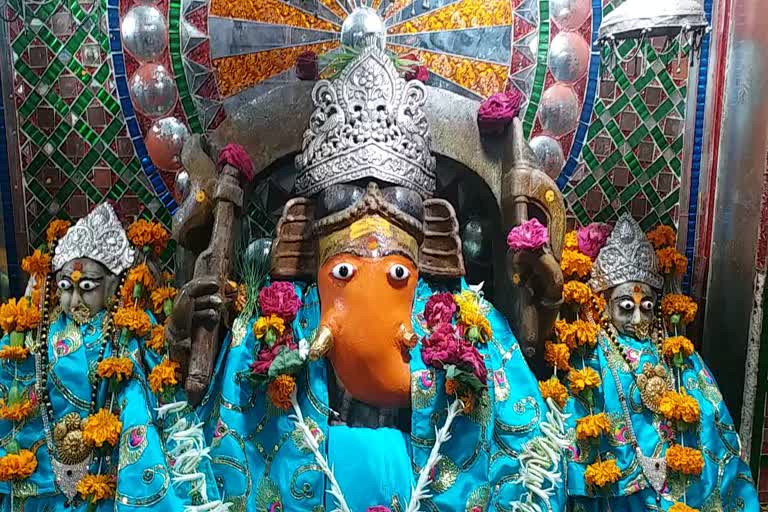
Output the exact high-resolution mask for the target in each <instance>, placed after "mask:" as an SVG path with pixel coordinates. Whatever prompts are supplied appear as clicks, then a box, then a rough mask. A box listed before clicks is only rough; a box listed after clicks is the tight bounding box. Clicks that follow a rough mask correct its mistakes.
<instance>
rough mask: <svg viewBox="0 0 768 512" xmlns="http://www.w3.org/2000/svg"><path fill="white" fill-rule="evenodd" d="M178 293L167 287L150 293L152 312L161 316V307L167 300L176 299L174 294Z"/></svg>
mask: <svg viewBox="0 0 768 512" xmlns="http://www.w3.org/2000/svg"><path fill="white" fill-rule="evenodd" d="M177 293H178V290H176V288H171V287H169V286H166V287H163V288H158V289H157V290H155V291H153V292H152V306H153V311H154V312H155V313H156V314H158V315H159V314H161V313H162V312H163V306H164V305H165V301H167V300H171V301H172V300H173V299H175V298H176V294H177Z"/></svg>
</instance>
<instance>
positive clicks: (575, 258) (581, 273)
mask: <svg viewBox="0 0 768 512" xmlns="http://www.w3.org/2000/svg"><path fill="white" fill-rule="evenodd" d="M560 268H561V269H562V270H563V277H564V278H566V279H574V278H575V279H584V278H585V277H587V276H589V274H590V273H591V272H592V259H591V258H590V257H589V256H587V255H586V254H582V253H580V252H578V251H574V250H571V249H566V250H564V251H563V256H562V259H561V260H560Z"/></svg>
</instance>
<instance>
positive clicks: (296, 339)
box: [168, 8, 566, 512]
mask: <svg viewBox="0 0 768 512" xmlns="http://www.w3.org/2000/svg"><path fill="white" fill-rule="evenodd" d="M342 42H343V43H345V44H347V45H349V46H354V47H355V49H356V52H355V54H356V57H355V58H354V59H353V60H352V61H351V62H350V63H349V64H348V65H347V66H346V67H345V68H344V69H343V71H341V73H340V74H339V76H338V77H337V78H335V79H333V80H332V81H327V80H321V81H319V82H318V83H317V84H316V85H315V86H314V89H313V91H312V95H311V98H312V101H313V104H314V112H312V111H311V109H310V112H311V115H309V128H308V129H307V130H306V131H305V132H304V135H303V139H301V140H300V141H299V142H300V146H299V148H298V150H299V151H300V154H299V155H298V157H297V158H296V167H297V169H298V176H297V178H296V186H295V192H296V194H297V196H298V197H295V198H294V199H292V200H290V201H289V202H288V203H287V204H286V205H285V207H284V210H283V214H282V217H281V219H280V221H279V223H278V226H277V236H276V238H275V240H274V243H273V247H272V251H271V271H270V272H269V276H266V277H264V278H263V279H261V278H260V276H254V275H244V276H242V278H243V280H244V281H245V282H246V284H247V294H246V295H247V300H246V301H245V304H244V307H243V309H242V312H241V313H240V314H239V316H237V317H236V318H235V319H234V321H231V322H230V321H229V319H226V318H223V316H224V315H221V314H220V312H221V308H220V305H221V304H222V303H223V302H224V300H223V299H222V298H221V297H220V294H219V293H217V290H218V289H219V288H220V287H221V280H222V278H221V276H220V275H210V276H201V275H197V273H196V277H195V279H193V280H192V281H190V282H189V283H188V284H187V285H186V286H185V287H184V288H183V290H182V292H181V293H180V294H179V297H178V298H177V301H176V304H175V313H174V315H173V316H172V319H173V320H172V323H171V325H169V330H168V332H169V335H170V336H171V337H172V338H173V339H174V340H175V341H174V343H175V344H176V345H178V346H179V347H187V348H190V347H191V352H192V355H193V357H192V361H193V362H194V356H195V354H196V353H197V355H198V357H199V353H198V352H199V347H196V345H195V334H194V333H195V332H197V331H198V330H199V329H201V328H202V329H205V330H207V331H208V332H211V331H212V329H211V324H217V322H220V324H218V325H219V329H220V330H221V331H226V332H224V336H223V339H222V342H221V348H220V350H218V361H217V363H216V368H215V370H214V371H213V372H212V374H213V378H212V383H211V386H210V388H209V389H208V391H207V393H206V394H205V396H204V398H203V399H202V404H201V406H200V411H201V414H202V415H203V417H204V418H205V421H206V425H207V431H208V439H209V442H210V450H211V451H210V456H211V460H212V463H213V470H214V473H215V474H216V479H217V481H218V482H219V484H220V486H221V491H222V495H223V496H224V497H225V499H226V500H227V501H229V502H230V503H231V504H232V509H231V510H242V511H246V510H247V511H275V510H285V511H315V510H317V511H320V510H326V509H329V510H341V511H366V510H391V511H406V510H407V511H411V512H416V511H419V510H434V511H437V510H439V511H460V510H461V511H464V510H466V511H485V510H500V511H501V510H520V511H534V510H537V511H538V510H561V509H562V507H563V506H564V504H565V496H564V494H565V486H564V477H563V460H562V457H561V454H562V447H563V446H564V443H565V442H566V439H565V437H564V433H563V417H562V415H561V414H560V413H559V411H558V410H557V409H556V408H550V406H549V405H548V404H547V403H546V402H545V401H544V400H543V399H542V397H541V395H540V393H539V390H538V384H537V381H536V379H535V377H534V375H533V373H532V372H531V371H530V370H529V368H528V366H527V363H526V360H525V358H524V356H523V352H522V350H521V346H520V344H519V343H518V341H517V338H516V337H515V335H513V333H512V330H511V329H510V327H509V324H508V322H507V319H506V318H505V316H503V315H502V314H501V313H500V312H499V311H498V310H497V309H495V308H494V307H493V306H492V305H491V304H490V302H489V301H488V300H487V299H486V298H485V297H484V294H483V291H482V286H469V285H468V284H467V283H466V281H465V279H464V261H463V257H462V248H461V240H460V237H459V235H458V232H459V230H458V222H457V219H456V213H455V211H454V208H453V206H452V205H451V204H450V203H449V202H447V201H445V200H443V199H438V198H435V197H434V193H435V189H436V178H437V176H436V174H437V173H439V170H436V168H437V166H436V159H435V156H434V154H433V153H432V148H433V143H432V141H433V139H432V134H431V130H430V127H431V126H434V125H435V123H430V122H429V121H428V117H427V113H426V111H427V110H428V109H429V108H432V107H430V100H429V96H430V95H433V94H435V95H437V98H438V99H440V101H446V100H447V101H456V102H458V101H459V100H462V101H464V105H463V107H466V105H467V104H470V105H471V104H472V103H473V102H471V101H469V100H465V99H461V98H459V97H458V96H456V95H454V94H452V93H447V92H446V91H437V90H435V89H431V88H427V87H425V86H424V85H423V84H422V83H420V82H418V81H406V80H404V79H403V78H402V77H401V76H400V75H399V74H398V71H397V69H396V67H395V65H394V64H393V62H392V60H391V57H390V56H389V55H388V54H387V53H386V51H385V50H384V29H383V23H382V22H381V20H380V19H379V18H378V17H377V16H376V14H375V13H374V12H373V11H371V10H370V9H367V8H359V9H357V10H355V12H354V13H353V14H352V15H351V16H350V18H349V19H348V20H347V22H346V23H345V25H344V30H343V31H342ZM303 85H304V84H302V86H303ZM293 92H294V93H295V89H293ZM275 94H281V92H280V91H279V90H278V91H277V92H276V93H275ZM285 94H286V95H288V94H289V93H285ZM292 97H296V96H294V95H292ZM270 101H271V102H273V103H274V102H275V99H274V98H271V100H270ZM432 101H435V100H432ZM296 103H297V104H299V105H301V104H302V103H301V101H299V100H296ZM296 108H299V107H296ZM445 108H446V110H445V111H444V112H443V114H445V113H446V112H448V111H449V110H450V109H451V108H456V109H458V108H459V107H458V105H454V106H453V107H452V105H450V104H448V105H445ZM455 112H458V110H454V115H455ZM471 112H472V113H471V114H470V116H469V117H468V118H465V119H463V120H460V121H458V122H457V120H456V119H446V120H445V121H444V122H443V124H442V125H439V130H440V133H441V135H440V137H441V138H442V139H441V140H442V141H443V142H442V143H441V148H442V151H445V152H446V153H448V154H453V153H451V149H450V148H449V147H448V146H447V145H444V144H445V140H446V139H445V137H446V136H447V134H448V133H449V130H450V129H451V128H452V129H456V128H458V127H459V126H462V123H463V126H468V125H471V126H473V127H474V130H475V137H477V135H476V130H477V128H476V126H474V123H475V118H474V116H475V115H476V113H477V107H476V106H475V107H474V108H473V109H472V111H471ZM258 117H259V116H250V117H249V118H250V119H257V118H258ZM282 121H283V119H282V118H280V117H279V114H276V115H275V118H274V119H271V120H270V125H271V126H283V124H282ZM285 121H286V124H287V125H290V126H293V124H291V122H290V120H288V119H285ZM286 132H290V129H286ZM270 136H273V134H272V135H270V134H266V133H265V134H264V137H270ZM240 140H242V139H240ZM291 140H293V139H291V135H290V133H285V134H284V138H283V139H281V140H279V141H276V142H274V143H275V144H278V145H279V144H282V145H283V147H286V152H288V150H290V141H291ZM496 144H497V146H496V149H497V150H498V154H499V155H502V154H503V155H504V157H503V158H499V159H498V160H495V164H496V165H499V166H500V168H499V172H498V174H496V182H495V185H493V186H492V188H493V189H494V192H495V193H497V194H498V195H499V196H502V197H504V198H506V199H508V201H507V202H505V201H503V200H499V203H500V209H503V210H504V211H505V212H507V215H505V221H507V222H509V223H512V222H514V219H519V218H520V216H524V215H526V214H527V210H526V207H527V204H526V200H530V201H531V202H537V204H541V207H540V208H539V209H538V210H537V211H538V212H539V213H540V214H541V216H542V220H543V221H544V222H547V223H548V224H549V225H550V226H551V227H552V229H551V230H550V234H551V236H552V237H554V241H551V240H549V239H547V241H546V246H545V247H544V248H540V249H539V250H538V251H537V252H536V253H535V254H534V253H531V254H527V255H525V254H517V255H515V256H510V257H509V258H510V263H509V265H510V271H509V273H507V271H506V269H505V271H504V273H503V276H502V277H503V278H504V279H507V278H509V283H508V284H509V287H511V283H512V276H513V275H514V278H515V282H516V283H528V284H529V287H528V288H527V289H526V290H527V291H528V293H529V294H530V296H529V299H530V300H529V302H527V303H526V306H525V307H521V308H519V309H520V310H525V311H528V313H527V314H528V317H529V319H531V318H532V319H533V320H534V321H533V322H532V323H529V324H526V325H528V326H529V328H528V330H525V331H524V332H525V333H526V334H525V336H526V337H527V345H526V346H530V347H531V348H532V349H533V351H534V352H535V350H536V343H537V341H538V338H539V337H541V336H546V335H547V332H548V329H549V330H551V322H550V323H549V326H547V325H546V324H547V321H546V320H545V319H546V318H547V316H548V315H550V316H551V314H550V312H551V311H554V312H555V315H556V310H557V308H558V307H559V304H558V300H559V298H560V291H561V290H560V289H561V287H562V275H561V274H559V265H558V263H557V256H556V254H558V253H559V250H560V247H561V245H562V235H563V233H562V226H563V216H562V213H563V210H562V198H561V196H560V195H559V193H558V192H557V189H556V187H555V186H554V184H553V183H552V182H551V180H547V179H546V178H543V177H542V176H543V175H541V174H540V173H539V174H537V172H538V171H536V170H535V166H534V164H533V163H534V162H535V160H534V159H533V158H532V156H531V155H532V153H531V151H530V148H529V147H528V145H527V144H526V143H525V142H524V141H523V139H522V134H521V131H520V126H519V122H518V123H517V124H516V125H515V126H514V127H513V131H512V133H511V134H510V136H509V138H508V139H505V141H504V142H503V143H498V142H497V143H496ZM470 147H471V146H470ZM475 147H476V148H477V153H478V155H474V156H472V157H471V158H470V160H471V159H472V158H475V161H477V162H479V161H482V158H483V157H481V156H479V154H480V153H481V149H480V147H479V143H477V145H476V146H475ZM249 152H250V154H251V156H252V157H253V159H254V161H256V164H257V165H256V166H257V168H259V167H261V163H263V162H261V163H260V159H262V160H263V158H264V157H263V152H260V151H258V150H256V149H254V146H251V147H249ZM446 153H443V154H446ZM502 161H503V166H502V165H501V164H500V162H502ZM493 164H494V161H493V160H492V159H490V158H489V160H488V161H487V167H489V168H490V167H492V165H493ZM226 168H227V167H226V166H225V168H224V169H225V170H226ZM227 172H228V171H227ZM516 172H517V173H518V174H515V173H516ZM248 174H250V172H249V173H248ZM502 175H503V179H502ZM521 177H522V178H521ZM519 179H522V180H523V181H524V183H521V182H520V181H517V180H519ZM525 180H527V181H525ZM526 186H528V187H530V190H534V193H532V194H531V195H530V196H525V194H522V193H519V195H515V193H518V192H519V191H520V190H523V189H525V187H526ZM502 189H503V190H502ZM523 196H525V197H523ZM497 197H498V196H497ZM545 197H547V198H549V199H544V198H545ZM524 199H525V200H524ZM539 200H540V201H539ZM217 212H218V211H217ZM201 217H202V216H198V217H197V218H201ZM219 220H220V219H219V218H217V223H218V224H217V226H218V227H221V226H222V225H224V223H219V222H218V221H219ZM523 220H524V219H523ZM558 230H559V231H558ZM182 231H183V230H177V232H182ZM198 232H199V231H198ZM218 233H219V231H218V230H217V228H216V227H214V236H212V237H211V244H214V243H216V242H217V241H218V240H219V238H217V237H218ZM558 233H559V234H558ZM500 238H501V239H502V241H503V237H500ZM180 241H181V242H182V243H183V242H184V240H180ZM231 245H232V241H231V240H228V241H227V242H226V244H225V245H223V246H216V247H215V248H214V249H215V250H214V251H213V252H214V253H216V254H225V253H227V251H230V250H231ZM211 247H213V246H211ZM209 254H210V253H209ZM505 257H506V255H505V253H503V252H502V253H501V254H500V257H499V258H498V259H499V260H502V262H503V261H504V258H505ZM502 264H503V263H502ZM547 269H549V270H550V273H548V272H547ZM552 269H554V270H552ZM517 272H519V274H518V273H517ZM526 272H527V274H526ZM544 289H547V290H555V292H554V293H552V292H549V295H552V296H547V297H540V296H539V294H540V293H541V290H544ZM543 299H546V302H547V304H546V305H545V306H544V307H543V308H542V309H541V310H542V311H543V313H542V314H541V315H538V314H537V313H536V311H538V309H536V308H537V307H538V306H536V305H534V302H535V301H537V300H541V301H543ZM537 304H538V303H537ZM552 320H554V318H552ZM531 324H535V325H533V326H531ZM518 325H522V324H518ZM223 326H229V327H228V328H223ZM213 330H215V329H213ZM531 333H535V334H531ZM190 338H191V341H190ZM190 343H191V345H190ZM213 346H214V347H215V346H216V345H215V344H214V345H213ZM183 352H184V349H183V348H182V349H181V350H180V353H183ZM212 355H213V356H214V357H215V356H216V354H212ZM195 372H196V369H195V367H194V364H190V369H189V375H190V378H189V379H188V382H187V386H188V388H189V387H190V386H192V387H194V386H197V385H198V384H199V380H198V381H196V382H192V381H191V380H190V379H191V378H192V376H195V379H199V378H200V375H199V374H198V373H195ZM190 383H191V384H190Z"/></svg>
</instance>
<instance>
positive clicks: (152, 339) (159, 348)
mask: <svg viewBox="0 0 768 512" xmlns="http://www.w3.org/2000/svg"><path fill="white" fill-rule="evenodd" d="M144 344H145V345H146V346H147V348H149V349H152V350H154V351H155V352H157V353H158V354H160V353H161V352H163V350H165V327H163V326H162V325H156V326H154V327H152V334H151V335H150V336H149V337H148V338H147V339H146V341H145V342H144Z"/></svg>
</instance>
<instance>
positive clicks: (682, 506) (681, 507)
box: [669, 503, 699, 512]
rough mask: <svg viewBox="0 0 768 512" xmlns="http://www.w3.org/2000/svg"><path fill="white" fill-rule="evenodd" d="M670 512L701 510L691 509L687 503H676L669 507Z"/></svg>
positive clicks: (695, 511) (697, 511)
mask: <svg viewBox="0 0 768 512" xmlns="http://www.w3.org/2000/svg"><path fill="white" fill-rule="evenodd" d="M669 512H699V509H697V508H693V507H689V506H688V505H686V504H685V503H675V504H674V505H672V506H671V507H669Z"/></svg>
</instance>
